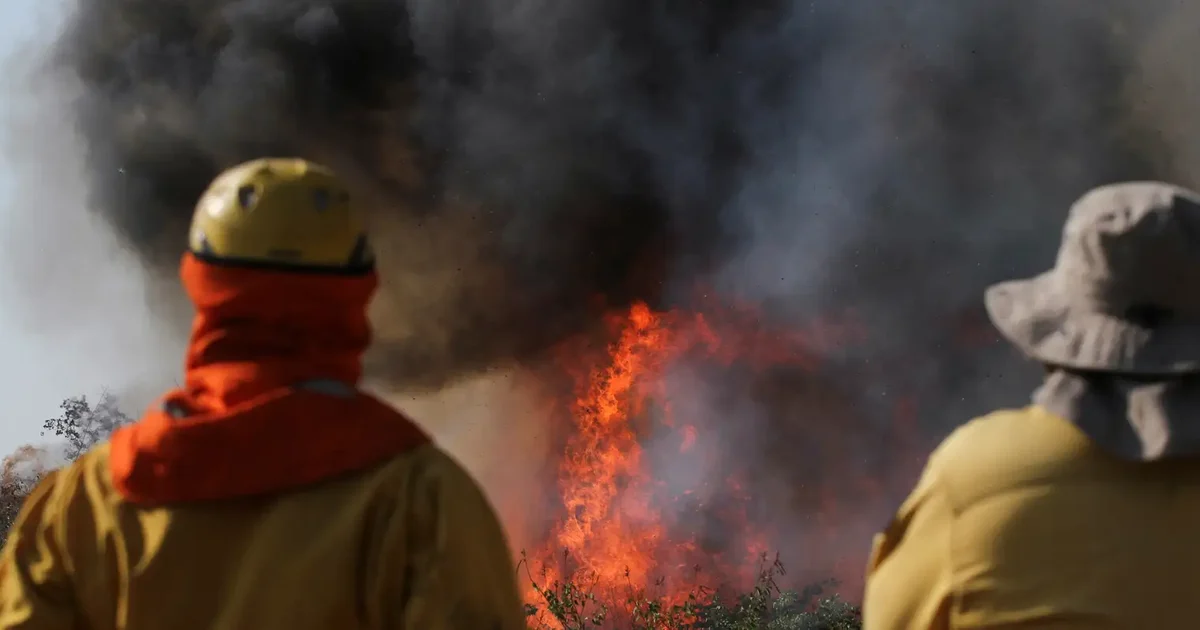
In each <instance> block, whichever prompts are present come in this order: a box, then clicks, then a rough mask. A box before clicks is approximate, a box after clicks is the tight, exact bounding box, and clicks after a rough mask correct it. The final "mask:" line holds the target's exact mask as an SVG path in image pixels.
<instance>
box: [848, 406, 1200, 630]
mask: <svg viewBox="0 0 1200 630" xmlns="http://www.w3.org/2000/svg"><path fill="white" fill-rule="evenodd" d="M1198 531H1200V461H1198V460H1187V461H1184V460H1180V461H1176V462H1164V463H1156V464H1143V463H1135V462H1129V461H1123V460H1119V459H1116V458H1114V457H1111V456H1109V455H1108V454H1107V453H1104V452H1102V451H1101V450H1100V449H1099V448H1097V447H1096V446H1095V445H1094V444H1092V442H1091V441H1089V440H1088V438H1087V437H1085V436H1084V435H1083V434H1082V433H1081V432H1080V431H1079V430H1078V429H1077V428H1075V427H1074V426H1073V425H1071V424H1070V423H1068V422H1067V421H1065V420H1063V419H1061V418H1058V417H1055V416H1052V415H1050V414H1049V413H1047V412H1045V411H1044V410H1042V409H1040V408H1037V407H1029V408H1026V409H1021V410H1015V411H1001V412H997V413H994V414H991V415H989V416H986V417H983V418H981V419H978V420H975V421H973V422H971V423H969V424H967V425H965V426H963V427H962V428H960V429H959V430H958V431H956V432H955V433H954V434H953V435H951V436H950V437H949V438H947V439H946V441H945V442H943V443H942V445H941V446H940V447H939V448H938V449H937V450H936V451H935V452H934V454H933V455H932V456H931V457H930V460H929V463H928V465H927V467H926V469H925V472H924V474H923V476H922V478H921V480H920V482H918V484H917V486H916V488H915V490H913V492H912V494H911V495H910V496H909V497H908V499H907V500H906V501H905V502H904V504H903V506H902V507H901V508H900V510H899V512H898V513H897V515H896V516H895V518H894V519H893V521H892V522H891V523H890V524H889V526H888V527H887V529H886V530H885V531H884V532H883V533H881V534H879V535H878V536H876V539H875V543H874V548H873V551H872V554H871V560H870V563H869V567H868V573H867V585H866V595H865V600H864V603H863V615H864V628H865V629H866V630H937V629H950V628H993V629H999V628H1004V629H1009V628H1013V629H1015V628H1021V629H1032V628H1038V629H1042V628H1046V629H1051V628H1053V629H1084V628H1089V629H1090V628H1114V629H1115V628H1127V629H1130V630H1151V629H1153V630H1176V629H1187V628H1196V627H1200V597H1198V596H1197V594H1200V571H1197V568H1198V567H1200V537H1198V536H1197V534H1196V532H1198Z"/></svg>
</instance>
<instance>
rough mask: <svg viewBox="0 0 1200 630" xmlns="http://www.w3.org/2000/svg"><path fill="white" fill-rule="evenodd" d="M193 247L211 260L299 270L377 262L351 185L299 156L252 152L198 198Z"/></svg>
mask: <svg viewBox="0 0 1200 630" xmlns="http://www.w3.org/2000/svg"><path fill="white" fill-rule="evenodd" d="M188 249H189V250H190V251H191V252H192V253H193V254H194V255H196V256H197V257H199V258H201V259H204V260H208V261H212V262H222V263H233V264H244V265H250V266H259V267H274V268H282V269H294V270H310V271H349V272H361V271H366V270H369V269H370V268H371V267H372V265H373V264H374V256H373V255H372V253H371V250H370V246H369V243H368V241H367V235H366V230H365V228H364V226H363V222H362V218H361V216H360V215H359V214H358V212H357V209H356V208H355V207H354V205H353V204H352V203H351V199H350V193H349V191H348V190H347V189H346V186H345V185H344V184H343V183H342V182H341V181H340V180H339V179H338V177H337V175H335V174H334V173H333V171H331V170H330V169H328V168H326V167H324V166H321V165H319V164H315V163H313V162H309V161H306V160H301V159H297V158H264V159H259V160H254V161H251V162H246V163H245V164H241V165H238V166H235V167H233V168H231V169H229V170H227V171H225V172H224V173H222V174H221V175H219V176H218V177H217V178H216V179H215V180H214V181H213V183H212V184H211V185H210V186H209V187H208V190H207V191H205V192H204V195H203V196H202V197H200V201H199V203H197V204H196V213H195V215H194V216H193V217H192V227H191V232H190V234H189V235H188Z"/></svg>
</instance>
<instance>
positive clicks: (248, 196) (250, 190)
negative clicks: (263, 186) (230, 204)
mask: <svg viewBox="0 0 1200 630" xmlns="http://www.w3.org/2000/svg"><path fill="white" fill-rule="evenodd" d="M237 196H238V204H239V205H241V206H242V208H243V209H245V210H249V209H250V207H251V206H253V205H254V202H255V200H256V199H257V197H258V191H257V190H255V189H254V186H251V185H246V186H242V187H241V188H239V189H238V191H237Z"/></svg>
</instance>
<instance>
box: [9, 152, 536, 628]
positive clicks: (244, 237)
mask: <svg viewBox="0 0 1200 630" xmlns="http://www.w3.org/2000/svg"><path fill="white" fill-rule="evenodd" d="M188 244H189V247H188V251H187V252H186V254H185V255H184V257H183V262H182V269H181V274H180V275H181V277H182V280H183V285H184V287H185V289H186V291H187V294H188V295H189V297H190V298H191V300H192V301H193V303H194V305H195V308H196V313H197V314H196V317H195V321H194V324H193V328H192V334H191V340H190V345H189V347H188V351H187V357H186V378H185V383H184V385H183V386H182V387H181V388H180V389H178V390H175V391H172V392H170V393H168V394H166V395H165V397H164V398H163V399H162V400H161V402H160V403H157V404H156V405H155V406H154V407H152V408H151V409H150V410H149V411H148V412H147V413H146V414H145V415H144V416H142V417H141V418H140V419H139V420H138V421H137V422H135V423H133V424H132V425H130V426H126V427H124V428H121V429H119V430H118V431H117V432H116V433H114V435H113V436H112V438H111V440H110V441H109V442H107V443H104V444H102V445H100V446H98V447H97V448H95V449H94V450H92V451H90V452H88V453H86V454H85V455H83V456H82V457H81V458H79V459H78V460H77V461H75V462H74V463H72V464H71V465H69V466H67V467H66V468H64V469H62V470H59V471H57V472H53V473H50V474H49V475H47V476H46V477H45V478H44V479H43V480H42V481H41V482H40V484H39V485H38V486H37V487H36V489H35V490H34V491H33V492H32V494H31V495H30V496H29V498H28V499H27V501H26V503H25V506H24V508H23V510H22V512H21V514H20V516H19V518H18V520H17V523H16V524H15V526H14V527H13V529H12V531H11V533H10V534H9V537H8V540H7V543H6V545H5V548H4V551H3V557H2V560H0V628H4V629H17V628H37V629H39V630H54V629H59V628H61V629H62V630H68V629H78V628H89V629H91V630H103V629H117V628H120V629H125V630H141V629H150V628H155V629H163V628H170V629H171V630H191V629H196V630H200V629H205V630H211V629H214V628H220V629H221V630H273V629H279V630H283V629H285V628H286V629H288V630H303V629H306V628H312V629H314V630H315V629H318V628H320V629H323V630H327V629H332V628H337V629H339V630H349V629H353V628H364V629H365V628H371V629H394V630H400V629H406V630H525V617H524V612H523V605H522V603H521V601H520V597H519V594H518V590H517V585H516V574H515V571H514V566H513V560H512V556H511V554H510V550H509V547H508V543H507V541H506V539H505V535H504V533H503V532H502V530H501V527H500V524H499V523H498V522H497V518H496V515H495V514H494V512H493V510H492V508H491V506H490V505H489V503H488V501H487V500H486V499H485V497H484V496H483V494H482V493H481V491H480V488H479V487H478V486H477V485H476V483H475V482H474V481H473V480H472V479H471V478H470V477H469V476H468V475H467V473H466V472H465V471H464V470H463V469H462V468H461V467H460V466H459V465H458V464H457V463H455V461H454V460H452V459H451V458H450V457H449V456H448V455H447V454H446V453H445V452H443V451H441V450H439V449H438V447H437V446H435V445H434V444H432V443H431V442H430V440H429V439H428V438H427V437H426V435H425V434H424V433H423V432H422V431H421V430H420V429H419V428H418V427H417V426H416V425H414V424H413V423H412V422H411V421H410V420H409V419H407V418H406V417H405V416H404V415H402V414H401V413H399V412H397V411H396V410H394V409H392V408H390V407H388V406H387V405H385V404H384V403H382V402H380V401H379V400H377V399H375V398H373V397H372V396H370V395H368V394H365V393H363V392H362V391H360V390H359V389H358V388H357V383H358V381H359V377H360V371H361V368H360V360H361V356H362V354H363V351H364V350H365V349H366V347H367V344H368V341H369V337H370V332H369V327H368V322H367V316H366V308H367V304H368V301H369V300H370V299H371V296H372V294H373V293H374V291H375V288H376V275H375V270H374V265H373V257H372V254H371V249H370V247H369V245H368V242H367V237H366V235H365V232H364V227H363V224H362V222H361V218H360V216H359V215H358V214H357V213H356V211H355V207H354V204H353V201H352V200H351V198H350V195H349V193H348V192H347V189H346V187H345V186H344V185H343V184H342V183H341V182H340V181H339V180H338V178H337V177H336V176H335V175H334V173H332V172H331V171H330V170H328V169H326V168H324V167H322V166H320V165H317V164H313V163H311V162H306V161H304V160H299V159H276V158H272V159H260V160H255V161H252V162H249V163H246V164H243V165H241V166H237V167H235V168H233V169H231V170H229V171H227V172H225V173H224V174H222V175H220V176H219V177H218V178H217V179H216V180H215V181H214V182H213V184H212V185H211V187H210V188H209V189H208V190H207V191H206V192H205V193H204V195H203V197H202V198H201V199H200V201H199V203H198V205H197V208H196V212H195V215H194V218H193V222H192V226H191V232H190V235H189V239H188Z"/></svg>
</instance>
